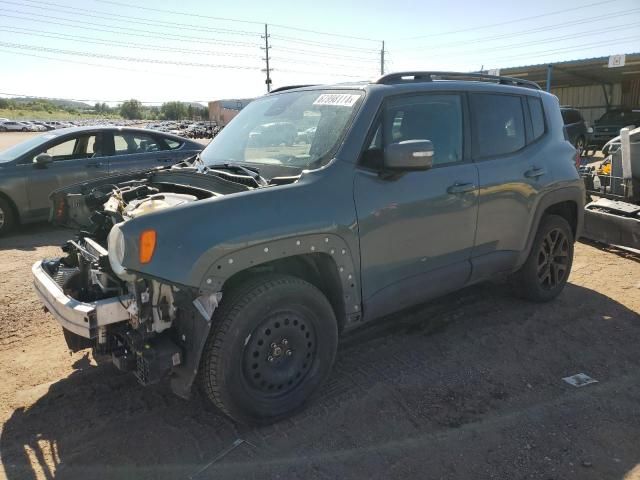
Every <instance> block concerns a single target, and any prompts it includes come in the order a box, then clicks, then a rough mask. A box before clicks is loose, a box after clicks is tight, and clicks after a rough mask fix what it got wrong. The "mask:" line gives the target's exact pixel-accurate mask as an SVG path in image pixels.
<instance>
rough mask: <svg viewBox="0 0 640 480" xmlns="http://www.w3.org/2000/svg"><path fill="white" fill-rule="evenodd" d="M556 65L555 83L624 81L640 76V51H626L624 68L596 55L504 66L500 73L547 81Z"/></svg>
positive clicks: (557, 84) (553, 79) (609, 82)
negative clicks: (613, 65) (534, 63)
mask: <svg viewBox="0 0 640 480" xmlns="http://www.w3.org/2000/svg"><path fill="white" fill-rule="evenodd" d="M549 65H552V67H553V69H552V74H551V86H552V87H554V88H556V87H563V86H583V85H594V84H613V83H620V82H621V81H622V80H632V79H638V78H640V53H627V54H625V64H624V66H623V67H614V68H609V57H594V58H585V59H581V60H569V61H566V62H557V63H551V64H548V63H542V64H537V65H526V66H521V67H509V68H501V69H500V75H508V76H510V77H517V78H522V79H526V80H531V81H533V82H536V83H538V84H540V85H545V86H546V83H547V68H548V66H549Z"/></svg>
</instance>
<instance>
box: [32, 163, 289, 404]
mask: <svg viewBox="0 0 640 480" xmlns="http://www.w3.org/2000/svg"><path fill="white" fill-rule="evenodd" d="M297 179H298V177H297V176H291V177H279V178H272V179H271V180H266V179H264V178H263V177H261V176H260V175H259V173H258V172H257V171H253V170H249V169H247V168H245V167H242V166H241V167H234V166H228V165H224V168H222V169H206V170H205V171H202V169H200V170H198V169H196V168H188V167H187V168H185V167H177V168H176V167H172V168H168V169H156V170H153V171H147V172H139V173H133V174H125V175H120V176H118V177H109V178H104V179H102V180H97V181H94V182H90V183H88V184H79V185H76V186H72V187H69V188H67V189H63V190H60V191H57V192H54V193H53V194H52V196H51V199H52V202H53V208H52V221H53V223H55V224H58V225H65V226H71V227H75V228H78V229H81V231H80V233H79V234H78V236H77V238H76V239H75V240H70V241H68V242H67V243H66V244H65V245H63V246H62V251H63V252H64V254H65V255H64V256H62V257H60V258H55V259H48V260H44V261H42V262H41V263H40V264H39V265H36V266H34V274H36V291H37V292H38V293H39V295H40V298H41V299H42V300H43V302H44V303H45V306H46V308H48V309H49V311H51V313H53V314H54V315H55V316H57V317H58V320H59V321H60V323H61V324H62V325H63V327H64V328H65V338H66V340H67V344H68V345H69V347H70V348H71V349H72V350H78V349H80V348H86V347H93V348H94V349H95V351H96V352H97V353H99V354H102V355H105V354H108V355H110V356H111V359H112V361H113V363H114V364H115V365H116V367H118V368H119V369H121V370H123V371H132V372H133V373H134V374H135V375H136V377H137V378H138V380H139V381H140V382H141V383H142V384H145V385H146V384H150V383H154V382H157V381H159V380H160V379H161V378H162V377H164V376H166V374H167V373H168V372H172V387H173V389H174V391H175V392H176V393H177V394H178V395H180V396H183V397H186V396H188V394H189V390H190V386H191V383H192V381H193V377H194V375H195V371H196V370H197V367H198V365H197V362H198V360H199V356H200V352H201V350H202V347H203V346H204V342H205V340H206V338H207V334H208V331H209V327H210V323H211V316H212V314H213V311H214V310H215V308H216V307H217V304H218V302H219V301H220V299H221V293H219V292H206V293H203V292H200V291H197V289H193V288H190V287H185V286H179V285H172V284H167V283H163V281H161V280H159V279H155V278H146V277H145V276H144V275H141V274H139V273H136V272H129V271H127V270H126V269H125V268H123V267H122V265H121V263H120V262H121V259H119V258H118V248H119V240H120V238H121V237H120V238H118V235H117V234H118V233H119V227H118V226H119V225H122V224H123V222H128V221H132V220H135V219H137V218H139V217H141V216H144V215H148V214H151V213H155V212H160V211H162V210H166V209H172V208H177V207H180V206H184V205H187V204H189V203H192V202H198V201H201V200H204V199H208V198H212V197H217V196H221V195H228V194H233V193H237V192H243V191H247V190H250V189H254V188H268V187H271V186H275V185H278V184H283V183H290V182H294V181H296V180H297ZM114 227H115V228H114ZM36 267H37V268H39V269H40V271H41V272H45V274H46V275H47V276H48V277H49V278H50V280H53V282H55V283H56V284H57V287H56V288H59V289H61V294H62V295H64V297H65V298H68V299H72V302H77V303H78V305H79V306H74V307H73V308H74V309H75V310H74V313H77V312H83V314H82V315H84V316H83V317H82V322H79V321H76V320H69V318H65V312H64V311H63V310H64V309H66V308H67V307H68V305H65V306H64V308H57V309H56V305H55V304H54V303H52V300H51V298H50V297H51V295H47V293H46V292H43V291H38V290H39V286H38V278H37V272H36ZM50 280H49V281H50ZM66 303H67V304H69V303H70V302H66ZM54 310H55V311H54ZM67 316H68V315H67Z"/></svg>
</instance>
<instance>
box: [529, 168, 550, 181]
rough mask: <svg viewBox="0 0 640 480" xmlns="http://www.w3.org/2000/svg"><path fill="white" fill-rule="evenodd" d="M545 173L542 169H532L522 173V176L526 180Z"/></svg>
mask: <svg viewBox="0 0 640 480" xmlns="http://www.w3.org/2000/svg"><path fill="white" fill-rule="evenodd" d="M545 173H547V171H546V170H545V169H544V168H536V167H533V168H532V169H531V170H527V171H526V172H524V176H525V177H527V178H538V177H541V176H542V175H544V174H545Z"/></svg>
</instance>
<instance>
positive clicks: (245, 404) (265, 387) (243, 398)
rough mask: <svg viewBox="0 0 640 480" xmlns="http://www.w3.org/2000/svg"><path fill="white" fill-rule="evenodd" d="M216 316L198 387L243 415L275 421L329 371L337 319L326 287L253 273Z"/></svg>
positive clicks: (243, 418) (250, 420)
mask: <svg viewBox="0 0 640 480" xmlns="http://www.w3.org/2000/svg"><path fill="white" fill-rule="evenodd" d="M213 322H214V323H213V330H212V332H211V334H210V336H209V339H208V340H207V344H206V345H205V349H204V353H203V356H202V360H201V362H200V372H199V381H200V386H201V388H202V390H203V391H204V393H205V395H206V396H207V398H208V399H209V400H210V401H211V402H212V403H213V404H214V405H215V406H216V407H218V408H219V409H220V410H222V411H223V412H224V413H225V414H226V415H228V416H229V417H231V418H232V419H234V420H236V421H238V422H241V423H247V424H254V423H271V422H274V421H277V420H279V419H281V418H284V417H286V416H289V415H291V414H292V413H293V412H295V411H297V410H298V409H299V408H301V407H302V406H303V405H304V403H305V402H306V401H307V400H308V399H309V397H310V396H311V394H312V393H313V392H314V391H315V390H316V389H317V388H318V387H319V386H320V385H321V384H322V383H323V382H324V381H325V380H326V378H327V377H328V375H329V373H330V371H331V367H332V365H333V362H334V359H335V355H336V349H337V345H338V328H337V322H336V318H335V315H334V313H333V309H332V308H331V305H330V304H329V301H328V300H327V298H326V297H325V296H324V295H323V294H322V292H320V290H318V289H317V288H316V287H314V286H313V285H311V284H310V283H308V282H305V281H304V280H301V279H299V278H296V277H291V276H288V275H264V276H261V277H257V278H255V279H252V280H251V281H248V282H246V283H245V284H242V285H240V286H239V287H238V288H236V289H234V290H232V291H231V292H229V293H227V294H226V297H225V298H223V300H222V303H221V305H220V308H219V309H218V310H217V311H216V312H215V314H214V316H213ZM289 352H290V353H289Z"/></svg>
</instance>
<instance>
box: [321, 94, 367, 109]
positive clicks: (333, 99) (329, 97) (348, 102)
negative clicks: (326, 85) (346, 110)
mask: <svg viewBox="0 0 640 480" xmlns="http://www.w3.org/2000/svg"><path fill="white" fill-rule="evenodd" d="M359 98H360V95H351V94H348V93H323V94H322V95H320V96H319V97H318V98H316V101H315V102H313V104H314V105H334V106H338V107H352V106H353V104H354V103H356V102H357V101H358V99H359Z"/></svg>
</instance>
